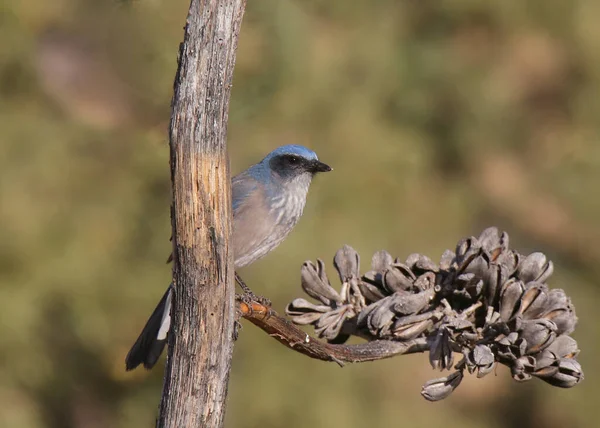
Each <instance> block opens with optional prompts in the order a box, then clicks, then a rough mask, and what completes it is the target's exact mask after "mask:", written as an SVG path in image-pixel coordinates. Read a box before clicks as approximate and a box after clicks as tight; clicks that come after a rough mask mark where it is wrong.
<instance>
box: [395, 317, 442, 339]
mask: <svg viewBox="0 0 600 428" xmlns="http://www.w3.org/2000/svg"><path fill="white" fill-rule="evenodd" d="M423 315H425V316H423ZM423 315H421V316H419V315H409V316H406V317H401V318H398V319H396V321H395V322H394V325H393V326H392V328H391V333H392V335H393V336H394V337H395V338H396V339H399V340H411V339H415V338H416V337H419V336H420V335H421V334H423V333H424V332H425V331H427V330H429V329H430V328H431V327H432V326H433V321H431V319H430V318H428V317H430V315H429V314H423Z"/></svg>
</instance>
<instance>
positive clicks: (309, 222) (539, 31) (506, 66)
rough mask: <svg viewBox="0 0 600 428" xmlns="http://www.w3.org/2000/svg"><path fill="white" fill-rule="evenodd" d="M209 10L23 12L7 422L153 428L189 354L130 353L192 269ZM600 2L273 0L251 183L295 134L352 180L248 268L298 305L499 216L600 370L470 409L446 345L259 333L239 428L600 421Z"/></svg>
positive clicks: (249, 101)
mask: <svg viewBox="0 0 600 428" xmlns="http://www.w3.org/2000/svg"><path fill="white" fill-rule="evenodd" d="M187 7H188V1H187V0H177V1H174V0H169V1H167V0H135V1H118V0H53V1H47V0H4V1H3V2H2V3H1V4H0V38H1V40H2V42H1V43H0V135H2V141H1V153H2V154H1V156H0V361H1V364H0V379H1V380H0V426H2V427H11V428H29V427H32V428H35V427H49V428H71V427H72V428H95V427H123V428H124V427H128V428H135V427H150V426H154V419H155V416H156V412H157V405H158V402H159V397H160V391H161V383H162V369H163V365H162V364H163V363H161V365H160V366H159V367H157V368H156V369H155V370H154V371H152V372H146V371H144V370H139V369H138V370H136V371H134V372H132V373H126V372H125V371H124V363H123V359H124V357H125V354H126V352H127V351H128V349H129V346H130V345H131V344H132V343H133V341H134V340H135V338H136V337H137V334H138V333H139V331H140V329H141V327H142V326H143V324H144V322H145V321H146V318H147V316H148V315H149V314H150V312H151V311H152V310H153V309H154V305H155V304H156V303H157V301H158V299H159V298H160V296H161V295H162V293H163V291H164V289H165V287H166V285H167V284H168V282H169V279H170V274H171V270H170V267H169V266H167V265H166V264H165V260H166V257H167V255H168V254H169V251H170V244H169V235H170V220H169V203H170V199H169V198H170V197H169V188H170V187H169V186H170V183H169V169H168V143H167V128H168V120H169V113H170V101H171V93H172V84H173V78H174V74H175V69H176V57H177V49H178V44H179V42H180V41H181V39H182V35H183V32H182V27H183V25H184V22H185V16H186V13H187ZM598 16H600V2H598V0H572V1H564V0H502V1H488V0H454V1H433V0H429V1H427V0H418V1H414V0H412V1H409V0H377V1H372V0H353V1H349V0H249V2H248V7H247V12H246V16H245V20H244V24H243V26H242V33H241V38H240V45H239V51H238V64H237V69H236V72H235V78H234V87H233V93H232V100H231V114H230V123H229V152H230V157H231V162H232V170H233V172H234V173H237V172H239V171H241V170H242V169H244V168H246V167H247V166H248V165H250V164H251V163H254V162H256V161H258V160H260V159H261V158H262V156H263V155H264V154H266V153H267V152H268V151H270V150H272V149H273V148H275V147H277V146H279V145H282V144H288V143H298V144H304V145H307V146H309V147H311V148H313V149H314V150H316V151H317V153H318V154H319V156H320V158H321V159H322V160H323V161H325V162H327V163H329V164H331V165H332V166H333V167H334V169H335V171H334V172H333V173H331V174H326V175H322V176H319V177H318V178H317V180H316V182H315V183H314V185H313V188H312V190H311V194H310V195H309V202H308V206H307V209H306V211H305V216H304V218H303V220H302V221H301V222H300V224H299V226H298V228H297V230H296V231H295V232H294V233H293V234H292V235H291V237H290V238H289V239H288V240H287V241H286V242H285V243H284V244H283V245H282V246H281V247H280V248H279V249H278V250H277V251H276V252H274V253H273V254H271V255H270V256H269V257H267V258H265V259H263V260H262V261H260V262H258V263H256V264H255V265H253V266H251V267H249V268H246V269H244V270H243V271H242V272H241V273H242V275H243V277H244V278H245V279H246V281H247V282H248V284H249V285H251V286H252V287H253V288H254V289H255V290H256V291H257V292H260V293H261V294H265V295H267V296H269V297H270V298H271V299H272V300H273V302H274V307H275V308H276V309H278V310H281V311H282V310H283V308H284V306H285V305H286V303H287V302H289V301H291V300H292V299H293V298H295V297H299V296H301V295H302V292H301V290H300V286H299V271H300V266H301V264H302V262H303V261H304V260H306V259H313V260H314V259H315V258H317V257H320V258H324V259H325V260H326V261H327V263H328V266H329V267H330V269H329V272H330V274H331V277H332V278H334V274H333V270H332V269H331V259H332V257H333V255H334V253H335V251H336V250H337V249H338V248H339V247H341V246H342V245H343V244H346V243H347V244H350V245H352V246H354V248H356V249H357V250H358V251H359V253H360V254H361V255H362V258H363V272H364V271H365V270H366V269H367V268H368V264H369V261H370V258H371V255H372V253H373V252H374V251H376V250H379V249H382V248H385V249H387V250H388V251H390V252H391V253H392V254H393V255H395V256H401V257H403V258H404V257H406V256H407V255H408V254H409V253H411V252H422V253H425V254H427V255H429V256H430V257H432V258H433V259H435V260H437V259H438V258H439V256H440V255H441V253H442V252H443V250H445V249H446V248H454V245H455V243H456V241H457V240H458V239H459V238H461V237H463V236H468V235H478V234H479V232H480V231H481V230H482V229H483V228H484V227H487V226H491V225H496V226H498V227H500V228H502V229H504V230H507V231H508V232H509V233H510V236H511V243H512V245H513V246H514V247H515V248H517V249H519V250H520V251H522V252H528V251H532V250H541V251H544V252H545V253H546V254H547V255H548V256H549V257H550V258H551V259H552V260H553V261H554V263H555V271H556V274H555V275H554V277H553V278H552V279H551V281H550V285H551V286H553V287H558V288H564V289H565V290H566V292H567V294H569V295H570V296H571V297H572V299H573V301H574V303H575V305H576V308H577V313H578V315H579V318H580V322H579V325H578V329H577V331H576V332H575V334H574V337H575V339H577V340H578V342H579V345H580V348H581V349H582V354H581V356H580V361H581V362H582V365H583V368H584V371H585V375H586V380H585V381H584V382H583V383H582V384H581V385H580V386H577V387H575V388H574V389H571V390H560V389H558V388H553V387H550V386H549V385H546V384H544V383H542V382H540V381H536V380H532V381H530V382H529V383H525V384H518V383H516V382H514V381H513V380H512V379H511V378H510V374H509V373H508V371H507V370H506V369H504V368H500V369H498V371H497V375H496V376H494V375H489V376H488V377H486V378H484V379H475V378H474V377H471V376H469V377H468V378H466V379H465V381H463V384H462V385H461V387H460V388H459V389H458V390H457V391H456V392H455V393H454V394H453V395H452V396H451V397H450V398H449V399H447V400H445V401H443V402H440V403H428V402H426V401H425V400H424V399H423V398H421V396H420V395H419V391H420V386H421V385H422V384H423V383H424V382H425V381H427V380H428V379H431V378H434V377H439V376H440V374H439V373H435V372H433V371H432V370H431V368H430V367H429V363H428V361H427V356H426V355H414V356H407V357H401V358H395V359H392V360H387V361H380V362H376V363H369V364H363V365H354V366H347V367H345V368H343V369H340V368H339V367H337V366H336V365H334V364H327V363H323V362H318V361H314V360H309V359H307V358H306V357H304V356H301V355H299V354H296V353H294V352H291V351H289V350H287V349H285V348H284V347H283V346H280V345H279V344H277V343H276V342H275V341H274V340H272V339H271V338H269V337H267V336H266V335H265V334H264V333H262V332H260V331H257V329H256V328H254V327H253V326H251V325H250V324H248V323H244V329H243V330H242V332H241V338H240V339H239V341H238V342H237V344H236V349H235V355H234V362H233V372H232V376H231V382H230V387H229V391H230V397H229V406H228V414H227V424H226V425H227V426H228V427H261V428H271V427H292V428H296V427H347V428H353V427H391V426H394V427H395V426H399V427H414V428H417V427H437V426H444V427H447V428H453V427H467V428H468V427H498V428H501V427H517V426H519V427H551V428H554V427H556V428H558V427H564V426H569V427H593V426H597V425H596V424H597V421H598V414H599V411H600V409H599V406H598V403H600V387H599V386H598V384H597V383H596V382H597V376H598V373H599V365H598V357H597V355H596V354H595V352H597V351H599V350H600V346H599V344H598V338H599V336H600V328H599V327H598V324H599V321H598V319H596V316H598V308H597V307H596V306H595V305H597V304H598V303H599V302H600V299H599V297H600V291H599V289H598V283H599V282H600V281H599V280H598V278H599V276H600V245H598V239H600V224H599V222H598V218H599V216H600V201H599V198H598V190H597V189H598V186H599V185H600V141H599V140H600V120H599V117H600V87H599V86H600V79H599V77H600V25H598Z"/></svg>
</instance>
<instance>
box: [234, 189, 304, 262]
mask: <svg viewBox="0 0 600 428" xmlns="http://www.w3.org/2000/svg"><path fill="white" fill-rule="evenodd" d="M305 181H306V180H305ZM289 184H290V185H289V186H287V187H286V188H284V189H282V191H280V192H277V194H276V196H272V197H268V196H267V197H266V198H265V197H264V193H263V192H260V193H261V194H259V192H257V193H256V194H254V195H252V196H251V197H250V198H249V199H253V198H255V199H254V200H249V201H247V203H245V204H244V207H242V208H241V209H240V210H238V212H237V213H236V215H235V217H234V222H233V223H234V224H233V242H234V257H235V265H236V267H242V266H246V265H248V264H250V263H253V262H254V261H256V260H258V259H259V258H261V257H263V256H265V255H266V254H268V253H269V252H271V251H272V250H273V249H274V248H275V247H277V246H278V245H279V244H281V242H282V241H283V240H284V239H285V238H286V237H287V236H288V235H289V233H290V232H291V231H292V229H293V228H294V226H296V224H297V223H298V220H300V217H301V216H302V212H303V210H304V205H305V203H306V194H307V192H308V185H309V184H310V178H309V179H308V182H300V183H297V182H292V183H289Z"/></svg>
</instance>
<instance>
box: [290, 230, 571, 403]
mask: <svg viewBox="0 0 600 428" xmlns="http://www.w3.org/2000/svg"><path fill="white" fill-rule="evenodd" d="M508 243H509V239H508V234H507V233H506V232H502V233H501V232H500V231H498V229H496V228H488V229H486V230H484V231H483V233H482V234H481V235H480V236H479V237H477V238H475V237H470V238H466V239H463V240H461V241H460V242H459V243H458V244H457V246H456V250H455V251H454V252H452V251H446V252H444V254H443V255H442V257H441V259H440V262H439V264H436V263H434V262H433V261H432V260H431V259H429V258H428V257H427V256H424V255H421V254H411V255H410V256H408V257H407V258H406V260H400V259H394V258H393V257H392V256H391V255H390V254H389V253H387V252H386V251H379V252H377V253H375V255H374V256H373V258H372V260H371V269H370V270H369V271H367V272H366V273H365V274H364V275H361V274H360V257H359V255H358V253H357V252H356V251H354V250H353V249H352V248H351V247H349V246H345V247H343V248H342V249H340V250H339V251H338V252H337V253H336V255H335V258H334V266H335V268H336V270H337V272H338V275H339V278H340V281H341V283H342V286H341V289H340V291H337V290H335V289H334V288H333V287H332V286H331V283H330V281H329V279H328V277H327V275H326V273H325V268H324V263H323V262H322V261H321V260H317V263H316V264H313V263H312V262H305V263H304V264H303V266H302V269H301V284H302V288H303V290H304V291H305V292H306V294H308V295H309V296H310V297H312V298H313V299H315V300H316V301H317V303H312V302H309V301H307V300H305V299H302V298H298V299H295V300H294V301H292V302H291V303H290V304H289V305H288V307H287V308H286V312H287V314H288V315H289V316H290V317H291V318H292V320H293V322H294V323H296V324H300V325H312V326H313V327H314V328H315V332H316V334H317V335H318V336H319V337H321V338H324V339H326V340H327V341H328V342H330V343H344V342H345V341H346V340H347V339H348V338H349V337H350V336H351V335H354V336H359V337H362V338H364V339H366V340H381V339H386V340H394V341H407V340H411V339H416V338H426V339H427V343H428V345H429V360H430V363H431V365H432V367H433V368H434V369H439V370H452V369H453V370H454V372H453V373H451V374H450V375H449V376H447V377H444V378H440V379H434V380H432V381H430V382H427V383H426V384H425V385H424V386H423V390H422V395H423V396H424V397H425V398H426V399H428V400H431V401H436V400H440V399H443V398H446V397H447V396H448V395H449V394H450V393H451V392H452V391H453V390H454V389H456V388H457V387H458V386H459V385H460V382H461V380H462V379H463V376H464V371H465V370H466V371H468V372H469V373H475V374H476V375H477V377H483V376H485V375H487V374H488V373H490V372H492V371H493V369H494V367H495V365H496V364H497V363H500V364H504V365H506V366H508V367H509V368H510V369H511V373H512V376H513V378H514V379H515V380H517V381H527V380H529V379H531V378H533V377H537V378H539V379H542V380H543V381H545V382H547V383H549V384H551V385H554V386H559V387H563V388H569V387H572V386H575V385H576V384H578V383H579V382H580V381H581V380H582V379H583V371H582V369H581V365H580V364H579V362H578V361H577V360H576V357H577V354H578V353H579V349H578V347H577V342H576V341H575V340H574V339H573V338H571V336H570V334H571V333H572V332H573V331H574V329H575V325H576V323H577V317H576V315H575V308H574V307H573V305H572V303H571V301H570V299H569V298H568V297H567V296H566V294H565V292H564V291H563V290H561V289H551V288H549V287H548V285H547V283H546V282H547V280H548V278H550V276H551V275H552V273H553V269H554V267H553V264H552V262H551V261H549V260H547V258H546V256H545V255H544V254H542V253H539V252H536V253H532V254H530V255H528V256H523V255H521V254H519V253H518V252H517V251H515V250H511V249H510V248H509V246H508ZM455 354H461V355H462V358H461V359H460V361H458V363H456V364H455V365H454V357H455Z"/></svg>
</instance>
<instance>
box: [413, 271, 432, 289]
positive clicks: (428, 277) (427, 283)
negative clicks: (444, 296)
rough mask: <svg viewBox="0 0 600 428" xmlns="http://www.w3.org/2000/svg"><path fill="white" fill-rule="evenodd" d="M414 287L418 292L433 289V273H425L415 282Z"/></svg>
mask: <svg viewBox="0 0 600 428" xmlns="http://www.w3.org/2000/svg"><path fill="white" fill-rule="evenodd" d="M414 287H415V288H416V289H417V290H419V291H423V290H431V289H433V287H435V273H433V272H425V273H424V274H422V275H421V276H419V277H418V278H417V279H416V280H415V282H414Z"/></svg>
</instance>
